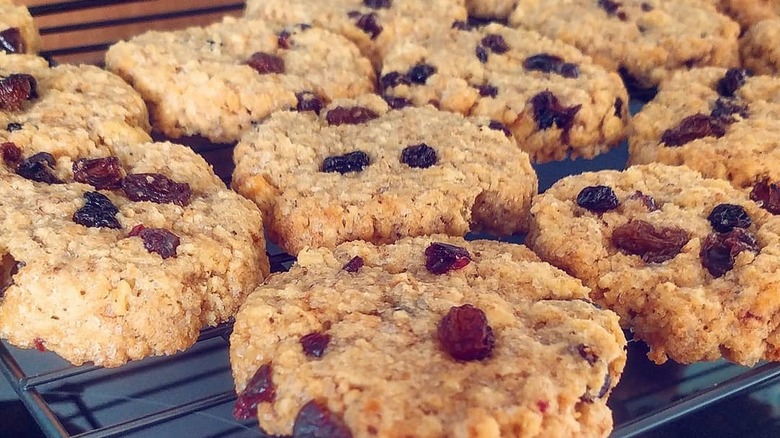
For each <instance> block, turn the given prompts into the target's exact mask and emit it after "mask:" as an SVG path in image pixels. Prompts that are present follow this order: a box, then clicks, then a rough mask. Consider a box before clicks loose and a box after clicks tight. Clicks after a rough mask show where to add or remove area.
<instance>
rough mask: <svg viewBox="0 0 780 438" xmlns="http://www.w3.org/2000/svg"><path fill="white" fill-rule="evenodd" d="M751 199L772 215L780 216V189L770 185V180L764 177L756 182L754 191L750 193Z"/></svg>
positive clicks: (772, 184)
mask: <svg viewBox="0 0 780 438" xmlns="http://www.w3.org/2000/svg"><path fill="white" fill-rule="evenodd" d="M750 199H752V200H753V201H755V202H756V203H757V204H758V205H759V206H760V207H761V208H763V209H764V210H766V211H768V212H770V213H772V214H780V187H778V186H777V184H775V183H770V182H769V178H767V177H764V178H763V179H761V180H760V181H757V182H756V184H755V185H754V186H753V190H751V191H750Z"/></svg>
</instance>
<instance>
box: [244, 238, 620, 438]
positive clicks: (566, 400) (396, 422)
mask: <svg viewBox="0 0 780 438" xmlns="http://www.w3.org/2000/svg"><path fill="white" fill-rule="evenodd" d="M450 245H454V246H450ZM442 248H446V251H454V253H457V254H458V257H455V258H451V257H448V256H447V255H446V254H452V253H442V252H440V250H442ZM464 251H466V252H467V254H464ZM467 257H468V258H467ZM469 259H470V260H469ZM447 262H454V264H453V263H447ZM433 272H436V274H434V273H433ZM587 293H588V290H587V288H584V287H583V286H582V284H581V283H580V282H579V281H577V280H575V279H573V278H571V277H569V276H568V275H566V274H565V273H564V272H562V271H559V270H557V269H555V268H553V267H552V266H550V265H548V264H546V263H542V262H540V261H539V259H538V258H537V257H536V256H535V255H534V254H533V253H532V252H531V251H529V250H528V249H527V248H525V247H523V246H521V245H514V244H505V243H499V242H489V241H475V242H466V241H464V240H463V239H461V238H450V237H445V236H433V237H420V238H408V239H403V240H401V241H399V242H398V243H396V244H393V245H386V246H380V247H376V246H373V245H370V244H367V243H364V242H350V243H346V244H343V245H340V246H338V247H337V248H335V249H334V250H328V249H324V248H320V249H311V248H309V249H306V250H304V251H302V252H301V253H300V254H299V256H298V262H297V264H296V265H294V266H293V267H292V269H291V270H290V272H288V273H283V274H278V275H273V276H271V277H270V278H269V279H268V281H267V282H266V283H265V284H264V285H262V286H261V287H259V288H258V289H257V290H256V291H255V292H253V293H252V294H251V295H250V296H249V298H248V299H247V302H246V304H245V305H244V306H243V307H242V308H241V310H240V311H239V313H238V315H237V316H236V323H235V327H234V330H233V333H232V335H231V339H230V362H231V367H232V369H233V376H234V378H235V381H236V389H237V392H238V393H239V398H238V400H237V403H236V408H235V410H234V414H235V415H236V416H238V417H254V416H255V415H257V417H258V422H259V425H260V427H261V428H263V429H265V430H266V431H267V432H268V433H270V434H274V435H277V434H278V435H289V434H290V433H291V432H293V435H294V436H295V435H296V432H301V431H303V430H309V431H310V433H312V435H311V436H315V435H316V436H355V437H365V436H416V437H445V436H449V437H452V436H480V437H498V436H518V437H530V436H593V437H596V436H606V435H607V434H608V433H609V431H610V430H611V428H612V418H611V413H610V411H609V408H608V407H607V406H606V398H607V396H608V394H609V393H610V390H611V388H613V387H614V386H615V385H616V384H617V382H618V379H619V378H620V375H621V372H622V370H623V366H624V365H625V360H626V356H625V351H624V348H625V338H624V336H623V333H622V331H621V330H620V327H619V324H618V321H617V320H618V318H617V317H616V316H615V315H614V314H613V313H612V312H610V311H606V310H601V309H599V308H597V307H595V306H593V305H592V304H591V303H590V302H589V301H588V300H587V299H586V297H587ZM456 358H457V359H456ZM253 377H254V378H253ZM270 394H273V395H270ZM313 414H314V415H313ZM316 414H320V415H321V418H325V420H323V421H321V422H319V424H313V422H312V421H310V420H312V417H317V415H316ZM307 426H308V427H309V428H308V429H307ZM317 426H319V428H318V427H317ZM327 426H331V427H332V429H331V433H333V432H335V431H333V429H337V430H338V431H339V432H340V433H339V434H330V435H329V434H327V433H326V432H325V431H324V430H327ZM316 431H319V435H318V434H317V432H316Z"/></svg>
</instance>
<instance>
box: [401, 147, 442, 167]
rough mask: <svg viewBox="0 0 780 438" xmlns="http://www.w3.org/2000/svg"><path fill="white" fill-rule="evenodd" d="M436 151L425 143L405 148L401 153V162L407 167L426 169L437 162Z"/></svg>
mask: <svg viewBox="0 0 780 438" xmlns="http://www.w3.org/2000/svg"><path fill="white" fill-rule="evenodd" d="M438 159H439V158H438V156H437V155H436V149H434V148H432V147H430V146H428V145H427V144H425V143H420V144H416V145H412V146H407V147H405V148H404V150H403V151H401V162H402V163H404V164H406V165H407V166H409V167H414V168H418V169H426V168H428V167H431V166H433V165H434V164H436V162H437V161H438Z"/></svg>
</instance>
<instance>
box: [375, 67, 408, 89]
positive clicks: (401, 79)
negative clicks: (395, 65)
mask: <svg viewBox="0 0 780 438" xmlns="http://www.w3.org/2000/svg"><path fill="white" fill-rule="evenodd" d="M401 84H405V85H408V84H409V78H407V77H406V75H404V74H401V73H400V72H397V71H391V72H390V73H387V74H385V75H384V76H382V77H381V78H379V88H380V90H381V91H382V92H385V90H387V89H388V88H394V87H397V86H399V85H401Z"/></svg>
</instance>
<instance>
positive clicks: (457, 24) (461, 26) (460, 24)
mask: <svg viewBox="0 0 780 438" xmlns="http://www.w3.org/2000/svg"><path fill="white" fill-rule="evenodd" d="M452 28H453V29H458V30H472V29H474V27H473V26H471V25H470V24H469V23H468V22H466V21H462V20H456V21H453V22H452Z"/></svg>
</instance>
